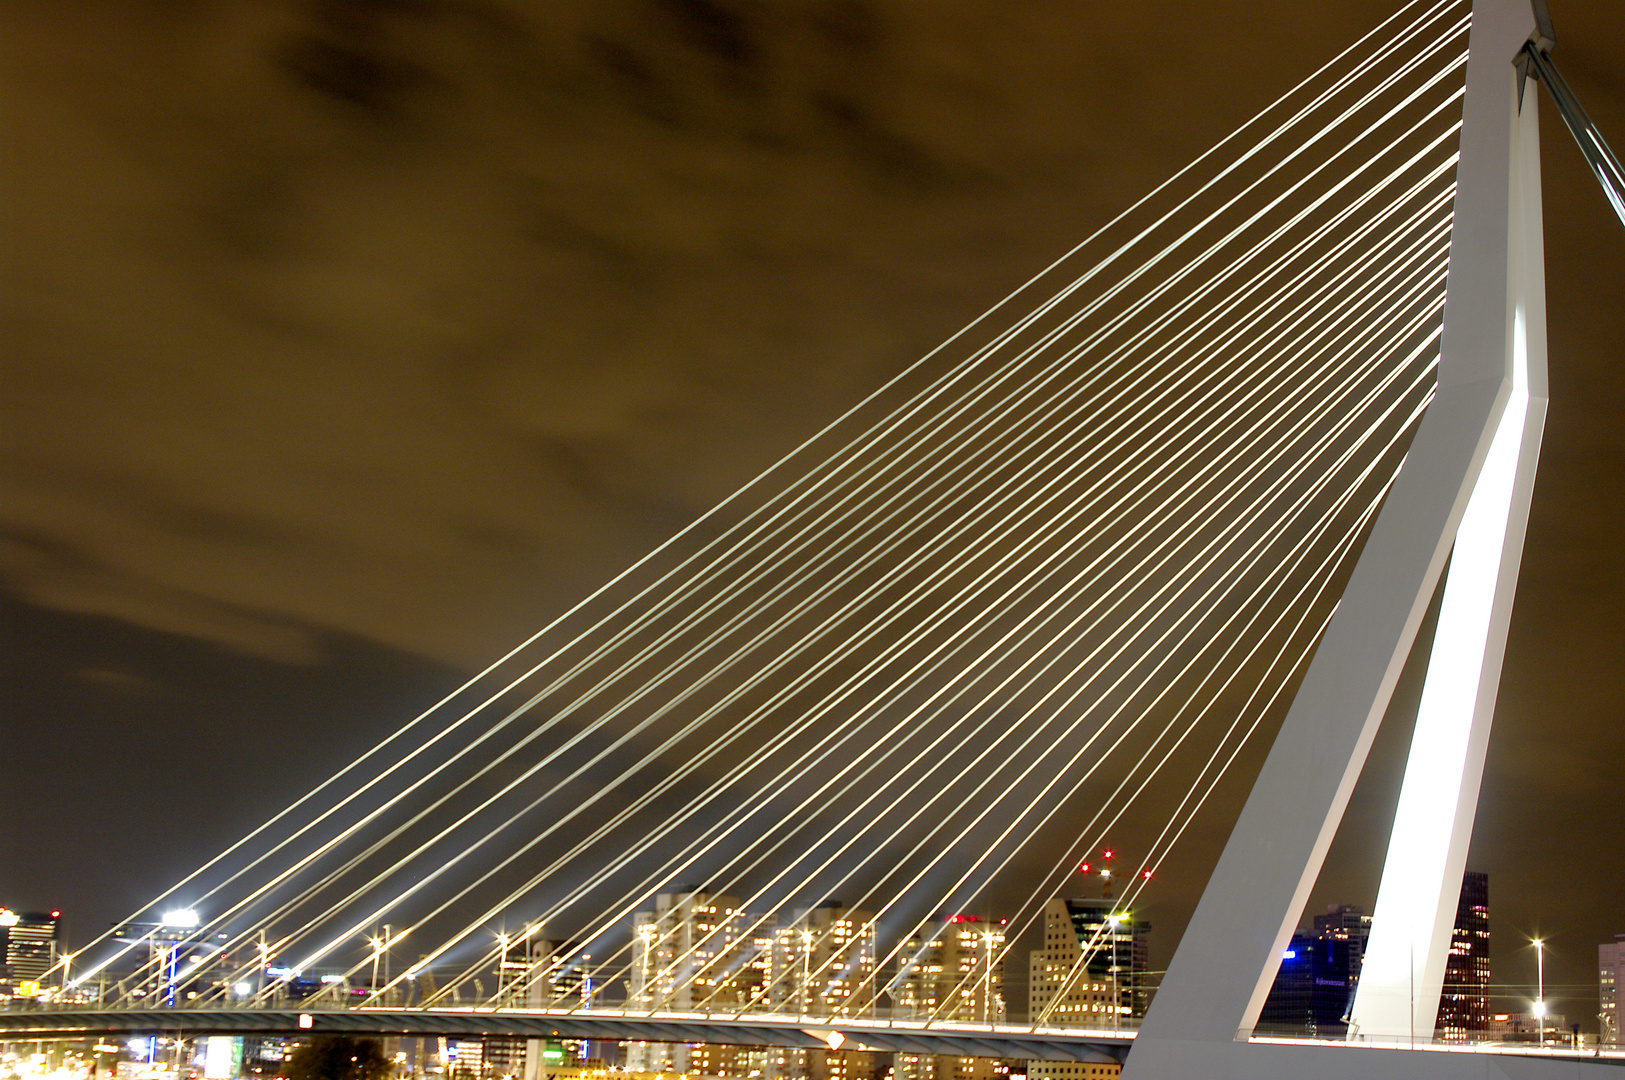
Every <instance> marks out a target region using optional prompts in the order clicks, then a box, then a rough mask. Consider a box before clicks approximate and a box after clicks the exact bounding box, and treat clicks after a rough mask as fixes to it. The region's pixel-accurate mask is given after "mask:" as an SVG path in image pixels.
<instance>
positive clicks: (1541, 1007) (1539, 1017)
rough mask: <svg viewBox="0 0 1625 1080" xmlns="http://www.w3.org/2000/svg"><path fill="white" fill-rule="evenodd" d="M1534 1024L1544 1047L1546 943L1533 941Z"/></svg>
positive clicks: (1537, 940)
mask: <svg viewBox="0 0 1625 1080" xmlns="http://www.w3.org/2000/svg"><path fill="white" fill-rule="evenodd" d="M1534 1012H1535V1024H1536V1031H1537V1032H1538V1033H1539V1038H1540V1045H1541V1046H1542V1047H1544V1046H1545V1045H1546V943H1545V942H1544V941H1542V940H1541V939H1540V938H1536V939H1535V1009H1534Z"/></svg>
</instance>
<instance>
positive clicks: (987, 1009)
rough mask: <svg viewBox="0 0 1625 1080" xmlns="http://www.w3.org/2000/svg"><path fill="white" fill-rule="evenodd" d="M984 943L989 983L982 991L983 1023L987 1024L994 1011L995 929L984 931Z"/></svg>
mask: <svg viewBox="0 0 1625 1080" xmlns="http://www.w3.org/2000/svg"><path fill="white" fill-rule="evenodd" d="M982 943H983V944H984V945H986V946H987V971H986V978H987V985H986V986H985V987H984V989H983V991H982V1023H984V1024H985V1023H987V1018H988V1016H989V1014H990V1013H992V1011H993V931H991V930H984V931H983V932H982Z"/></svg>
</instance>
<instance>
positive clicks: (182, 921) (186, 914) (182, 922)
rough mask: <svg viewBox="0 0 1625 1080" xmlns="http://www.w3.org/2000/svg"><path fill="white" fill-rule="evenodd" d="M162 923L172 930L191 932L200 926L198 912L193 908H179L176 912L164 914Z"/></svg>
mask: <svg viewBox="0 0 1625 1080" xmlns="http://www.w3.org/2000/svg"><path fill="white" fill-rule="evenodd" d="M161 921H162V922H163V924H164V925H165V926H167V927H170V928H172V929H176V930H191V929H193V928H195V927H196V926H197V925H198V923H199V921H200V920H199V919H198V914H197V912H195V911H193V910H192V909H191V908H177V909H175V910H174V911H166V912H164V915H163V919H162V920H161Z"/></svg>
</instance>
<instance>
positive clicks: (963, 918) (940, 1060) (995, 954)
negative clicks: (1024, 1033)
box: [891, 914, 1009, 1080]
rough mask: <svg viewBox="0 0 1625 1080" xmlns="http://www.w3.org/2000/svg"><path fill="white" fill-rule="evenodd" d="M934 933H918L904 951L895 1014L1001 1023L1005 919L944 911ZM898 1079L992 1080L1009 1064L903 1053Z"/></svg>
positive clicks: (894, 987)
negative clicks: (949, 913) (946, 913)
mask: <svg viewBox="0 0 1625 1080" xmlns="http://www.w3.org/2000/svg"><path fill="white" fill-rule="evenodd" d="M932 925H934V927H935V929H934V932H933V933H931V934H930V935H929V936H927V935H920V934H916V935H914V936H912V937H910V938H909V939H908V940H907V941H906V942H904V944H903V947H902V949H901V950H900V952H899V954H898V960H897V973H896V974H895V975H894V976H893V977H892V979H891V987H892V989H891V996H892V1002H893V1009H894V1012H895V1015H897V1016H900V1017H913V1018H917V1019H922V1020H924V1019H931V1018H935V1019H938V1020H946V1019H955V1020H973V1021H978V1022H982V1023H1000V1022H1002V1021H1003V1020H1004V1019H1005V1012H1006V1010H1005V1004H1004V932H1005V923H1004V920H1002V919H1000V920H994V919H988V918H983V917H981V916H978V915H962V914H955V915H944V916H940V917H938V918H937V919H936V920H935V921H934V923H933V924H932ZM895 1070H896V1076H897V1077H898V1080H992V1078H995V1077H1000V1076H1004V1075H1005V1074H1007V1073H1008V1072H1009V1065H1008V1064H1007V1063H1006V1062H1002V1061H997V1060H993V1059H990V1058H972V1057H955V1056H952V1055H948V1054H937V1055H929V1054H898V1055H897V1060H896V1064H895Z"/></svg>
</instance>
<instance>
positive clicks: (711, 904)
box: [626, 889, 774, 1077]
mask: <svg viewBox="0 0 1625 1080" xmlns="http://www.w3.org/2000/svg"><path fill="white" fill-rule="evenodd" d="M758 921H760V920H759V919H757V918H754V917H752V916H749V915H747V914H746V913H745V912H744V911H742V910H740V907H739V900H738V898H737V897H733V896H726V895H722V894H713V893H711V892H709V891H707V890H704V889H691V890H685V891H678V892H667V893H660V894H658V895H657V896H656V897H655V904H654V908H653V910H650V911H642V912H639V913H638V914H637V915H636V916H634V918H633V925H632V945H631V948H632V961H631V970H630V973H629V978H628V1006H629V1007H631V1008H644V1009H650V1010H662V1011H664V1010H678V1011H685V1010H695V1009H698V1010H732V1009H746V1008H757V1007H760V1004H761V1001H762V998H763V995H764V992H765V988H766V986H767V983H768V970H769V967H770V965H771V956H772V952H773V944H774V942H773V938H772V936H771V932H765V933H764V932H754V931H752V926H753V925H754V924H755V923H757V922H758ZM749 1059H750V1051H749V1050H748V1049H746V1048H744V1047H736V1046H721V1045H713V1044H710V1043H655V1042H629V1043H628V1044H627V1047H626V1068H627V1070H628V1071H629V1072H671V1073H678V1074H686V1075H689V1076H696V1075H698V1076H717V1077H730V1076H744V1075H746V1074H747V1073H749V1072H750V1071H751V1067H752V1063H751V1062H750V1060H749Z"/></svg>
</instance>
